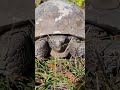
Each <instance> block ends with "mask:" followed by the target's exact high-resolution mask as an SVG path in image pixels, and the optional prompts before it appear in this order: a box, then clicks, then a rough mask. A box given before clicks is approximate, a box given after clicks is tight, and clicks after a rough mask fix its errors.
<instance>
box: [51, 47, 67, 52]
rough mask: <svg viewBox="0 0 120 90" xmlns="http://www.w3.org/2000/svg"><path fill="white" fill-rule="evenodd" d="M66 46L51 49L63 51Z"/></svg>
mask: <svg viewBox="0 0 120 90" xmlns="http://www.w3.org/2000/svg"><path fill="white" fill-rule="evenodd" d="M66 47H67V46H62V47H55V48H53V50H54V51H55V52H58V53H62V52H64V51H65V49H66Z"/></svg>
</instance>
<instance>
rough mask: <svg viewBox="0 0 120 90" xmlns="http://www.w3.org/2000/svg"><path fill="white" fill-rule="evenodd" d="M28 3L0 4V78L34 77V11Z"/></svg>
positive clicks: (4, 2)
mask: <svg viewBox="0 0 120 90" xmlns="http://www.w3.org/2000/svg"><path fill="white" fill-rule="evenodd" d="M28 1H29V0H26V1H23V0H21V1H18V2H16V0H13V1H12V2H11V1H9V0H5V1H3V2H2V3H0V8H2V10H1V14H0V20H1V22H0V76H5V77H6V76H7V77H8V76H10V77H11V76H13V77H14V75H15V76H27V77H29V76H30V75H32V76H33V77H34V64H33V63H34V25H33V24H32V22H33V20H32V19H34V15H33V14H32V15H33V16H32V15H31V12H32V10H33V11H34V9H32V8H33V7H31V5H28V6H26V3H27V4H28ZM5 5H6V6H5ZM23 5H24V8H23ZM11 6H12V7H11ZM5 7H6V8H5ZM31 9H32V10H31ZM32 13H33V12H32ZM30 69H31V70H30Z"/></svg>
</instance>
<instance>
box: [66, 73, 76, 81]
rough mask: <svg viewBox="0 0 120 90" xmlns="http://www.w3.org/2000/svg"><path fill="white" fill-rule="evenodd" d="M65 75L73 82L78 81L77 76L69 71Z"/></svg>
mask: <svg viewBox="0 0 120 90" xmlns="http://www.w3.org/2000/svg"><path fill="white" fill-rule="evenodd" d="M65 76H67V77H68V78H69V80H70V81H71V82H75V81H76V77H75V76H74V75H73V74H72V73H71V72H69V71H68V72H66V73H65Z"/></svg>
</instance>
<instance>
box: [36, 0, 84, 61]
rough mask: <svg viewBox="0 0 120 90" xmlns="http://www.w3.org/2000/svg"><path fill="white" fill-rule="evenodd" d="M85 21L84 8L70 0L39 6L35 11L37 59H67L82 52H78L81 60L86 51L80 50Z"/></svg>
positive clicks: (52, 0)
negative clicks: (50, 57)
mask: <svg viewBox="0 0 120 90" xmlns="http://www.w3.org/2000/svg"><path fill="white" fill-rule="evenodd" d="M84 21H85V15H84V13H83V11H82V9H81V8H79V7H78V6H76V5H75V4H73V3H71V2H68V1H67V0H48V1H47V2H44V3H42V4H41V5H39V6H38V7H37V8H36V9H35V39H36V41H35V57H36V58H38V59H45V58H48V57H49V56H53V57H57V58H67V56H69V55H70V56H71V54H72V53H73V51H72V50H77V51H76V52H79V53H80V54H79V55H76V54H75V53H76V52H75V53H74V55H73V56H74V57H75V56H77V57H81V56H82V55H83V54H84V52H81V51H78V50H81V48H80V47H81V46H82V47H83V46H84V43H83V42H82V41H84V40H85V28H84V27H85V22H84ZM70 41H75V43H71V42H70ZM81 42H82V44H81ZM74 44H76V45H77V47H76V45H74ZM73 46H74V47H73ZM71 47H72V48H71ZM78 48H79V49H78ZM83 48H84V47H83Z"/></svg>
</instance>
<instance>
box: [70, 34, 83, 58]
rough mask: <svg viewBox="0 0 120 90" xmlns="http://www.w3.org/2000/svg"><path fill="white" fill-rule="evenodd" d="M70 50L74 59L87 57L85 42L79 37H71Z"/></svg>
mask: <svg viewBox="0 0 120 90" xmlns="http://www.w3.org/2000/svg"><path fill="white" fill-rule="evenodd" d="M70 38H71V40H70V42H69V47H68V50H69V52H70V54H71V56H72V57H74V58H80V57H84V56H85V42H84V41H81V40H80V39H79V38H77V37H73V36H71V37H70Z"/></svg>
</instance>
